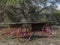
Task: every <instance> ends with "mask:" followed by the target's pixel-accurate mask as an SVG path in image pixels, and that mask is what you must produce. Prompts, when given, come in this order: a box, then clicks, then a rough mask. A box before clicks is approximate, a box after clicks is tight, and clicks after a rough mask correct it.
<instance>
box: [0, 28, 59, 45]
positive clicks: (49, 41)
mask: <svg viewBox="0 0 60 45" xmlns="http://www.w3.org/2000/svg"><path fill="white" fill-rule="evenodd" d="M9 30H11V29H10V28H1V29H0V45H60V27H59V29H56V30H55V31H56V34H55V35H54V36H52V37H51V38H48V37H43V36H41V35H40V33H38V34H37V33H36V34H35V36H32V38H31V40H30V41H29V42H20V41H18V40H17V39H16V38H14V39H13V38H12V37H11V36H10V35H4V36H1V34H2V32H6V31H9ZM14 30H16V29H14ZM26 41H27V40H26Z"/></svg>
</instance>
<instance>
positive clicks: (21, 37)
mask: <svg viewBox="0 0 60 45" xmlns="http://www.w3.org/2000/svg"><path fill="white" fill-rule="evenodd" d="M16 33H17V35H16V37H15V38H16V39H17V40H18V41H20V42H21V43H25V42H28V41H29V40H30V38H31V36H32V35H33V33H32V32H31V31H30V30H29V31H26V32H23V31H21V30H18V31H17V32H16Z"/></svg>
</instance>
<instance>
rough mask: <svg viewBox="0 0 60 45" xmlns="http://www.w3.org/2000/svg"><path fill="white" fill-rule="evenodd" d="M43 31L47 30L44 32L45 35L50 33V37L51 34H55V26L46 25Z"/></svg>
mask: <svg viewBox="0 0 60 45" xmlns="http://www.w3.org/2000/svg"><path fill="white" fill-rule="evenodd" d="M42 32H45V33H43V35H44V34H48V35H47V36H48V37H51V36H53V35H52V34H53V28H52V27H51V26H45V27H44V28H43V31H42Z"/></svg>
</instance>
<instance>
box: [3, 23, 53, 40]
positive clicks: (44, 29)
mask: <svg viewBox="0 0 60 45" xmlns="http://www.w3.org/2000/svg"><path fill="white" fill-rule="evenodd" d="M2 24H9V25H10V28H11V29H10V30H11V31H5V32H3V33H2V35H7V34H8V35H11V36H12V38H17V39H18V40H19V41H20V38H24V41H25V40H28V41H29V40H30V39H31V37H32V36H33V35H34V34H35V33H36V32H41V33H42V36H45V34H46V33H47V34H48V35H47V36H48V37H49V36H50V35H52V31H53V29H52V27H51V25H49V23H2ZM23 24H26V26H25V30H24V29H23V27H22V26H23ZM12 28H17V29H13V30H12Z"/></svg>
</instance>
